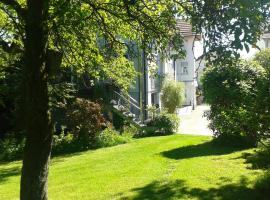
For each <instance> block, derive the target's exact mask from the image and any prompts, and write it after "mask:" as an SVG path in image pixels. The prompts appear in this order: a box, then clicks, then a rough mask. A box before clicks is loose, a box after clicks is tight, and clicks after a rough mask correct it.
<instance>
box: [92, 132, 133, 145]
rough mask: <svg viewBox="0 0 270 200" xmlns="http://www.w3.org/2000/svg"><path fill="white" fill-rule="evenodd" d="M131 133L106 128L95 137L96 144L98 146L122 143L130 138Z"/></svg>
mask: <svg viewBox="0 0 270 200" xmlns="http://www.w3.org/2000/svg"><path fill="white" fill-rule="evenodd" d="M130 136H131V135H129V134H128V133H127V134H124V135H120V133H119V132H118V131H116V130H114V129H111V128H106V129H104V130H103V131H102V132H101V133H100V134H99V135H98V137H97V145H98V146H99V147H110V146H115V145H118V144H124V143H127V142H129V141H130V140H131V138H132V136H131V137H130Z"/></svg>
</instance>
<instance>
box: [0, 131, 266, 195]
mask: <svg viewBox="0 0 270 200" xmlns="http://www.w3.org/2000/svg"><path fill="white" fill-rule="evenodd" d="M210 140H211V138H210V137H207V136H188V135H172V136H163V137H154V138H144V139H138V140H135V141H133V142H131V143H129V144H124V145H119V146H115V147H110V148H104V149H99V150H94V151H87V152H83V153H78V154H73V155H67V156H61V157H57V158H54V159H53V160H52V161H51V168H50V176H49V197H50V199H51V200H62V199H63V200H72V199H74V200H75V199H80V200H86V199H87V200H88V199H91V200H92V199H100V200H103V199H105V200H106V199H119V200H120V199H121V200H125V199H134V200H137V199H138V200H141V199H155V200H159V199H160V200H164V199H183V200H185V199H199V200H212V199H219V200H241V199H243V200H251V199H260V200H262V199H269V197H264V196H263V195H264V194H262V193H260V192H258V191H256V190H255V189H254V187H253V186H254V183H255V179H256V178H257V177H258V176H259V175H261V174H262V173H263V171H262V170H260V169H251V168H250V167H249V166H250V164H248V163H246V162H245V158H244V157H243V156H242V155H243V154H246V153H252V152H253V150H252V149H250V150H240V149H235V148H225V147H217V146H213V145H212V143H210V142H209V141H210ZM20 167H21V162H11V163H5V164H0V199H1V200H9V199H10V200H11V199H18V196H19V181H20V180H19V174H20Z"/></svg>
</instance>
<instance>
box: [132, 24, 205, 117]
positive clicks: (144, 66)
mask: <svg viewBox="0 0 270 200" xmlns="http://www.w3.org/2000/svg"><path fill="white" fill-rule="evenodd" d="M177 27H178V28H179V29H180V33H181V35H182V36H183V38H184V44H183V50H184V51H185V52H186V56H185V58H184V59H176V60H174V59H163V60H162V59H161V55H157V62H156V64H157V66H158V69H157V71H158V72H157V73H158V74H159V76H158V77H152V75H151V74H150V72H149V69H150V65H151V63H149V62H147V59H146V56H145V55H144V53H143V52H141V53H140V55H141V56H139V58H138V59H137V60H136V61H135V66H136V69H137V71H138V72H140V73H141V76H140V77H137V79H136V83H135V85H134V86H133V87H132V88H131V89H130V95H131V96H132V97H133V99H135V100H136V101H137V102H138V105H140V107H142V108H143V110H144V109H145V108H146V107H147V106H150V105H156V106H157V107H160V105H161V100H160V96H161V78H160V77H164V76H166V77H169V78H170V79H173V80H175V81H179V82H184V84H185V102H184V105H191V106H193V108H195V107H196V105H197V102H196V88H197V86H198V84H197V75H196V73H195V72H196V65H197V64H198V63H196V62H195V57H194V52H193V45H194V41H198V40H201V36H200V35H195V33H194V32H192V26H191V25H190V24H189V23H187V22H185V21H183V20H178V22H177ZM145 115H147V114H145Z"/></svg>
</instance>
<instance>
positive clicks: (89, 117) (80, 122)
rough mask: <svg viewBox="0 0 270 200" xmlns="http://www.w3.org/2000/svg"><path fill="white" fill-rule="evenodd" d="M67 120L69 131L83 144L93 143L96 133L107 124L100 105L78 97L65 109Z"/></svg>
mask: <svg viewBox="0 0 270 200" xmlns="http://www.w3.org/2000/svg"><path fill="white" fill-rule="evenodd" d="M67 120H68V126H69V128H70V129H71V132H72V133H73V134H74V136H75V137H76V138H77V139H78V140H80V141H82V142H83V141H84V142H85V144H91V143H93V144H94V143H95V140H96V137H97V135H98V133H99V132H100V131H101V130H102V129H104V128H105V127H106V126H107V124H106V121H105V119H104V117H103V115H102V113H101V106H100V105H99V104H98V103H94V102H91V101H88V100H86V99H80V98H77V99H76V101H75V102H74V103H73V104H72V105H71V106H70V107H69V109H68V110H67ZM84 142H83V143H84Z"/></svg>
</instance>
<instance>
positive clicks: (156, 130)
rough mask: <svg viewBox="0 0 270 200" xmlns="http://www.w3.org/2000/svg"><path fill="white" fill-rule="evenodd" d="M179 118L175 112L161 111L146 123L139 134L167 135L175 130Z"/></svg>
mask: <svg viewBox="0 0 270 200" xmlns="http://www.w3.org/2000/svg"><path fill="white" fill-rule="evenodd" d="M179 122H180V120H179V118H178V116H177V115H176V114H170V113H161V114H159V115H157V116H156V117H154V118H153V119H151V121H149V122H148V123H147V127H145V128H144V129H143V132H142V133H141V136H154V135H169V134H173V133H175V132H176V131H177V129H178V127H179Z"/></svg>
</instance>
